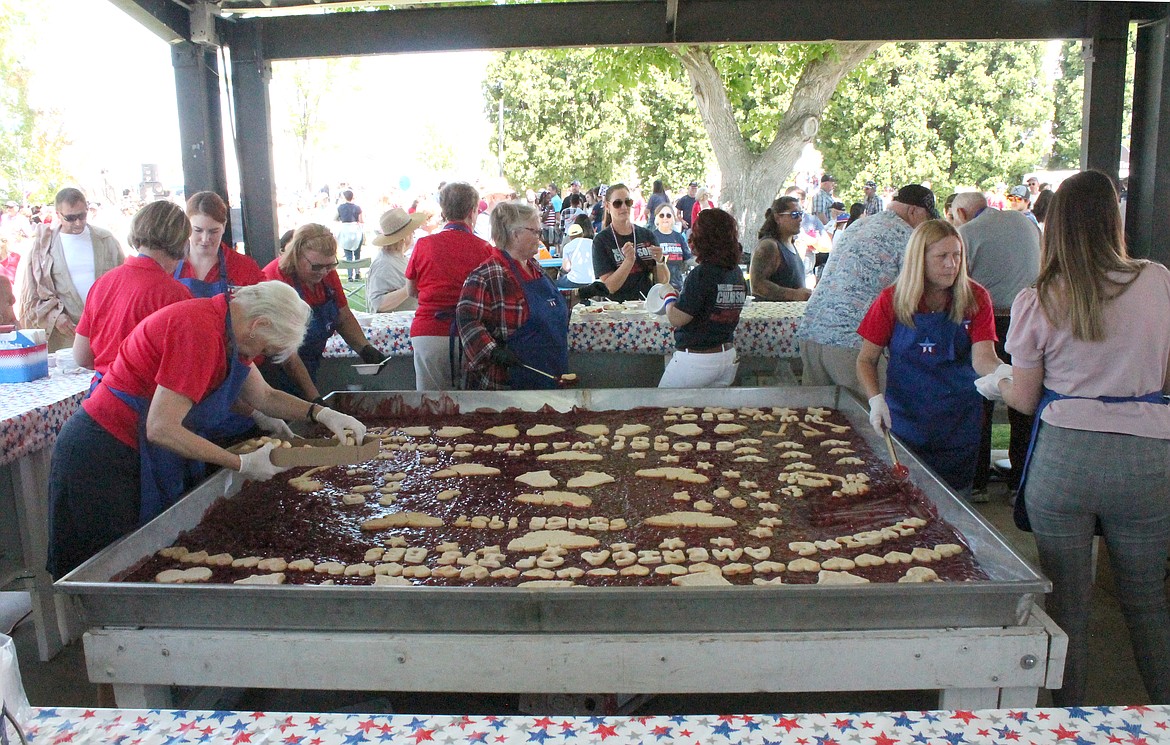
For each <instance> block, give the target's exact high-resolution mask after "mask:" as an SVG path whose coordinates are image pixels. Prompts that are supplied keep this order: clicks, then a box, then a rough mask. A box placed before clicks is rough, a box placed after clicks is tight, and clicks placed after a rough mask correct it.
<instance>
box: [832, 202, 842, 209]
mask: <svg viewBox="0 0 1170 745" xmlns="http://www.w3.org/2000/svg"><path fill="white" fill-rule="evenodd" d="M829 209H833V210H843V209H845V203H844V202H833V203H832V204H830V205H829Z"/></svg>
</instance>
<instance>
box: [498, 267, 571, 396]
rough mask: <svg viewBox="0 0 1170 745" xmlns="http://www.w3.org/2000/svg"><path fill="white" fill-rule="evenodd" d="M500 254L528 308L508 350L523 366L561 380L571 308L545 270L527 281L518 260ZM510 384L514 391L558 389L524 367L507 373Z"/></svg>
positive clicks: (567, 359)
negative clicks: (526, 316) (531, 367)
mask: <svg viewBox="0 0 1170 745" xmlns="http://www.w3.org/2000/svg"><path fill="white" fill-rule="evenodd" d="M501 253H502V254H503V256H504V259H505V260H506V261H507V265H508V269H510V270H511V271H512V276H513V277H515V278H516V283H517V284H519V285H520V289H522V290H524V302H525V303H526V304H527V305H528V320H526V321H525V322H524V323H523V324H522V325H521V326H520V328H518V329H516V330H515V331H513V332H512V333H511V334H510V335H509V336H508V349H511V350H512V351H513V352H514V353H515V354H516V356H517V357H519V358H520V359H521V360H522V361H523V362H524V364H526V365H532V366H533V367H535V368H536V369H537V370H544V371H545V372H546V373H548V374H549V375H553V376H555V377H558V378H559V377H560V376H561V375H562V374H563V373H564V372H565V371H566V370H568V369H569V305H568V303H566V302H565V298H564V296H563V295H561V291H560V290H559V289H557V286H556V285H555V284H553V281H552V280H551V279H549V278H548V275H546V274H545V273H544V272H543V271H542V272H541V273H540V275H539V276H538V277H536V279H527V280H526V279H524V278H523V276H522V275H521V273H520V265H519V264H518V263H516V260H515V259H513V258H512V257H511V256H509V255H508V254H507V253H504V252H501ZM508 385H509V386H510V387H511V388H512V390H533V389H538V388H556V387H557V381H555V380H552V379H550V378H546V377H545V376H543V375H539V374H537V373H534V372H532V371H531V370H528V369H526V368H523V367H513V368H511V369H509V370H508Z"/></svg>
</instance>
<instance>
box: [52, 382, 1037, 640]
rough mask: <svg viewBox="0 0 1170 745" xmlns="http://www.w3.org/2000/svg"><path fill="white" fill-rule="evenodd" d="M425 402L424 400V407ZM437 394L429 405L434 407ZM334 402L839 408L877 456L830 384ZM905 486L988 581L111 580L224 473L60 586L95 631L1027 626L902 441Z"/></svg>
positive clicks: (1003, 555) (1006, 574) (1026, 590)
mask: <svg viewBox="0 0 1170 745" xmlns="http://www.w3.org/2000/svg"><path fill="white" fill-rule="evenodd" d="M424 395H425V396H426V397H427V400H426V401H424ZM438 396H442V397H443V398H441V399H438V400H436V397H438ZM331 405H333V406H336V407H337V408H340V409H342V410H345V411H349V412H350V413H353V414H356V415H358V416H368V417H374V416H378V415H379V414H388V413H392V411H393V410H396V409H399V408H401V407H402V406H408V407H418V406H420V405H426V406H432V407H435V406H437V407H439V408H441V409H443V408H447V409H449V408H450V407H452V406H453V405H454V406H458V407H459V409H460V410H461V411H465V412H468V411H473V410H475V409H479V408H487V409H494V410H503V409H507V408H513V409H520V410H537V409H540V408H542V407H544V406H550V407H552V408H554V409H556V410H558V411H569V410H570V409H572V408H573V407H579V408H584V409H593V410H624V409H631V408H636V407H639V406H696V407H702V406H713V405H717V406H792V407H806V406H823V407H829V408H835V409H838V410H839V411H841V412H842V413H843V414H844V415H845V416H846V417H847V418H848V419H849V420H850V422H851V423H852V424H853V426H854V428H855V430H856V431H857V432H858V433H859V434H860V435H861V436H862V437H863V438H864V439H866V440H867V442H868V443H869V444H870V446H871V448H872V449H873V451H874V453H875V454H877V457H882V458H884V457H886V455H885V447H884V444H883V443H882V442H881V441H880V440H879V439H878V438H877V436H876V435H875V434H874V432H873V430H872V428H871V427H870V426H869V423H868V415H867V413H866V410H865V408H864V407H863V406H862V405H861V404H860V403H859V402H858V401H857V400H856V399H855V398H854V397H852V396H851V395H849V394H848V393H844V392H842V390H841V389H839V388H733V389H725V390H658V389H610V390H593V389H590V390H576V391H573V390H564V391H541V392H534V391H522V392H508V393H499V392H453V393H449V394H421V393H414V392H393V393H390V392H386V393H381V392H362V393H340V394H333V396H332V400H331ZM897 448H898V450H899V458H900V459H901V461H902V462H903V463H905V464H906V465H907V466H908V467H909V468H910V474H911V480H912V481H913V482H914V483H915V484H916V485H917V486H919V487H920V488H921V489H922V490H923V491H924V492H925V493H926V495H927V497H928V498H929V499H931V500H932V501H933V502H934V504H935V506H936V508H937V510H938V513H939V515H940V516H941V517H943V518H944V519H946V520H947V521H948V522H949V523H950V524H951V525H952V526H954V527H955V529H956V530H958V531H959V532H960V533H961V534H962V535H963V537H964V538H965V539H966V541H967V543H968V545H969V546H970V548H971V550H972V552H973V553H974V555H975V557H976V559H977V560H978V562H979V564H980V565H981V566H982V568H983V570H984V571H985V572H986V573H987V574H988V576H989V577H990V579H989V580H986V581H973V582H953V583H951V582H944V583H927V584H914V585H906V584H878V583H875V584H868V585H848V586H817V585H773V586H734V587H617V588H588V589H585V588H572V587H569V588H517V587H393V586H391V587H372V586H364V587H345V586H340V587H339V586H333V587H328V586H327V587H315V586H313V587H306V586H256V585H251V586H243V585H160V584H154V583H126V582H111V581H110V579H111V578H112V577H114V576H117V575H118V574H119V573H120V572H123V571H125V570H127V569H129V568H130V567H132V566H134V565H135V564H137V563H138V562H139V561H141V560H142V559H143V558H144V557H147V556H149V555H151V554H153V553H154V552H156V551H158V550H159V549H161V548H164V547H166V546H169V545H171V544H172V543H173V542H174V541H175V540H176V538H177V537H178V535H179V534H180V533H181V532H182V531H184V530H187V529H190V528H193V527H194V526H196V525H197V524H198V523H199V521H200V520H201V519H202V516H203V514H204V512H205V511H206V510H207V508H208V507H209V506H210V505H211V504H212V503H213V502H214V501H215V500H216V499H218V498H219V497H221V496H223V495H224V494H225V491H226V492H227V493H229V494H233V493H235V489H233V488H232V486H231V484H230V474H228V473H225V472H222V471H221V472H219V473H217V474H215V475H213V476H212V477H211V478H209V479H207V480H206V481H204V482H203V483H202V484H201V485H199V486H198V487H196V488H195V489H193V490H192V491H191V492H190V493H189V494H188V495H186V496H185V497H184V498H183V499H182V500H180V501H179V502H178V503H177V504H175V505H174V506H173V507H172V508H171V509H169V510H167V511H166V512H164V513H163V514H162V515H160V516H159V517H157V518H156V519H154V520H153V521H151V522H150V523H149V524H147V525H145V526H143V527H142V528H140V529H139V530H137V531H136V532H134V533H132V534H131V535H129V536H127V537H126V538H124V539H122V540H121V541H119V542H117V543H115V544H114V545H112V546H109V547H108V548H107V549H105V550H104V551H102V552H101V553H99V554H98V555H97V556H95V557H93V558H92V559H90V560H89V561H87V562H86V563H85V564H83V565H82V566H80V567H78V568H77V569H76V570H74V571H73V572H71V573H69V574H68V575H67V576H66V577H64V578H63V579H61V580H60V581H58V582H57V584H56V586H57V587H58V588H59V589H61V590H62V591H64V592H67V593H69V594H72V595H77V596H78V597H79V598H80V600H81V603H82V605H83V607H84V609H85V614H86V617H87V619H88V623H89V624H90V625H91V626H122V627H125V626H130V627H154V628H214V629H241V630H243V629H248V630H289V631H292V630H330V631H387V632H464V633H471V632H514V633H520V632H524V633H534V632H537V633H538V632H549V633H566V632H640V633H655V632H658V633H664V632H749V631H806V630H821V631H825V630H854V629H908V628H948V627H957V626H965V627H995V626H1018V625H1022V624H1023V623H1024V622H1025V620H1026V618H1027V613H1028V609H1029V608H1030V607H1031V606H1032V603H1033V599H1034V596H1035V595H1036V594H1038V593H1045V592H1048V591H1049V590H1050V589H1051V584H1050V583H1049V581H1048V580H1047V579H1045V578H1044V577H1043V576H1042V575H1040V574H1039V573H1038V572H1037V571H1036V570H1035V569H1034V568H1033V567H1032V566H1030V565H1029V564H1028V562H1027V561H1025V560H1024V559H1023V558H1021V557H1020V556H1018V555H1017V554H1016V553H1014V552H1013V551H1012V549H1011V548H1010V547H1009V546H1008V545H1007V543H1006V541H1005V540H1004V539H1003V537H1002V536H1000V535H999V533H998V532H997V531H996V530H995V529H994V528H993V527H992V526H991V525H989V524H988V523H987V522H986V521H985V520H984V519H983V518H982V517H981V516H980V515H979V514H978V513H976V512H975V511H973V510H972V509H971V508H970V507H969V506H968V505H967V504H966V503H965V502H964V501H963V500H961V499H959V498H958V497H956V496H955V495H954V494H953V493H951V492H950V491H949V490H948V489H947V488H946V487H945V486H944V485H943V484H942V483H941V482H940V481H939V480H938V479H937V478H936V477H935V476H934V475H933V474H932V473H931V472H930V471H929V470H928V469H927V468H926V467H924V466H923V465H922V464H921V463H920V462H919V461H918V460H917V459H916V458H915V457H914V456H913V455H912V454H911V453H909V452H908V451H907V450H906V449H905V448H904V447H903V446H902V445H901V444H900V443H899V444H898V445H897Z"/></svg>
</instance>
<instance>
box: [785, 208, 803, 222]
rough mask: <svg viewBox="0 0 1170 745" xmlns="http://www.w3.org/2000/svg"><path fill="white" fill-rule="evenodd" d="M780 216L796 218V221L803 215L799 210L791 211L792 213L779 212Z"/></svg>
mask: <svg viewBox="0 0 1170 745" xmlns="http://www.w3.org/2000/svg"><path fill="white" fill-rule="evenodd" d="M780 214H781V215H787V216H788V217H793V218H796V219H797V220H799V219H800V218H802V217H804V213H803V212H801V211H800V210H793V211H792V212H781V213H780Z"/></svg>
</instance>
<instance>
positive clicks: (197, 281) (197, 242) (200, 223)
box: [175, 191, 264, 297]
mask: <svg viewBox="0 0 1170 745" xmlns="http://www.w3.org/2000/svg"><path fill="white" fill-rule="evenodd" d="M187 217H188V218H190V220H191V247H190V251H189V252H188V254H187V258H186V260H185V261H182V262H180V264H179V266H178V268H177V269H176V271H175V279H177V280H179V281H180V282H182V283H183V284H185V285H187V288H188V289H190V290H191V294H192V295H193V296H195V297H214V296H216V295H219V294H221V293H224V292H227V290H228V287H246V286H248V285H254V284H256V283H257V282H262V281H263V280H264V276H263V275H262V274H261V273H260V267H258V266H257V265H256V262H255V260H253V259H252V257H250V256H244V255H243V254H239V253H236V252H235V251H234V250H233V249H232V247H231V246H229V245H228V244H226V243H224V242H223V231H224V228H226V227H227V221H228V208H227V204H226V203H224V201H223V199H221V198H220V196H219V195H218V194H216V193H215V192H213V191H201V192H198V193H196V194H194V195H192V197H191V198H190V199H188V200H187Z"/></svg>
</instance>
